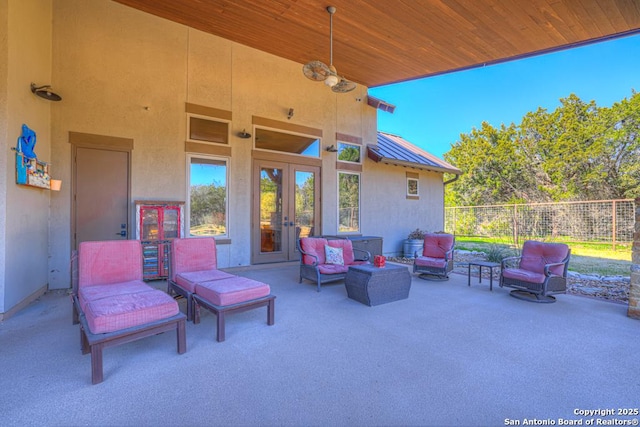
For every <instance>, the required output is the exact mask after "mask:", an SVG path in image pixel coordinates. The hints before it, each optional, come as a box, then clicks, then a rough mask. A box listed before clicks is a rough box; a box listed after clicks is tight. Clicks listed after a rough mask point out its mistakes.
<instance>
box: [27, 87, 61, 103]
mask: <svg viewBox="0 0 640 427" xmlns="http://www.w3.org/2000/svg"><path fill="white" fill-rule="evenodd" d="M31 92H32V93H34V94H36V95H38V96H39V97H40V98H44V99H46V100H49V101H61V100H62V97H61V96H60V95H58V94H57V93H53V92H52V91H51V86H49V85H44V86H36V84H35V83H31Z"/></svg>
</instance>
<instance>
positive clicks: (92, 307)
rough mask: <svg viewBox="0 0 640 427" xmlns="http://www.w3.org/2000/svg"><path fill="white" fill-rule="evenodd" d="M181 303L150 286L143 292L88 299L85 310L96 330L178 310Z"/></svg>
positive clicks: (137, 322) (163, 316) (133, 323)
mask: <svg viewBox="0 0 640 427" xmlns="http://www.w3.org/2000/svg"><path fill="white" fill-rule="evenodd" d="M179 311H180V309H179V308H178V303H177V302H176V301H175V300H174V299H173V298H171V297H170V296H169V295H167V294H166V293H164V292H162V291H159V290H157V289H152V288H149V290H147V291H144V292H136V293H131V294H130V293H127V294H121V295H111V296H109V297H108V298H100V299H96V300H93V301H89V302H88V303H87V305H86V310H85V311H84V313H85V315H86V318H87V323H88V324H89V329H90V330H91V332H92V333H94V334H102V333H106V332H114V331H119V330H121V329H127V328H131V327H133V326H139V325H144V324H146V323H150V322H155V321H157V320H161V319H166V318H168V317H172V316H175V315H176V314H178V313H179Z"/></svg>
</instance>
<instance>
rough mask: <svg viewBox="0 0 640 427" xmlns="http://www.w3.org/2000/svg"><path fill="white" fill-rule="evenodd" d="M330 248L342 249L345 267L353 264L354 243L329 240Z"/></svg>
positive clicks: (344, 240) (342, 240) (345, 240)
mask: <svg viewBox="0 0 640 427" xmlns="http://www.w3.org/2000/svg"><path fill="white" fill-rule="evenodd" d="M329 246H331V247H334V248H342V259H343V260H344V265H349V264H353V260H354V256H353V243H351V240H347V239H336V240H329Z"/></svg>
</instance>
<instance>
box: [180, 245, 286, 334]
mask: <svg viewBox="0 0 640 427" xmlns="http://www.w3.org/2000/svg"><path fill="white" fill-rule="evenodd" d="M217 264H218V262H217V252H216V241H215V239H213V238H211V237H198V238H189V239H174V240H172V241H171V270H170V272H169V280H168V284H169V291H170V292H175V293H177V294H179V295H182V296H184V297H185V298H186V299H187V317H188V318H189V320H193V323H196V324H197V323H200V307H204V308H206V309H208V310H209V311H211V312H213V313H214V314H215V315H216V319H217V328H216V331H217V334H216V336H217V340H218V341H224V340H225V317H226V314H227V313H232V312H237V311H244V310H251V309H254V308H258V307H264V306H267V324H268V325H273V324H274V322H275V319H274V310H275V298H276V297H275V296H274V295H271V288H270V287H269V285H267V284H266V283H262V282H258V281H256V280H252V279H248V278H246V277H239V276H235V275H233V274H229V273H226V272H224V271H220V270H218V267H217Z"/></svg>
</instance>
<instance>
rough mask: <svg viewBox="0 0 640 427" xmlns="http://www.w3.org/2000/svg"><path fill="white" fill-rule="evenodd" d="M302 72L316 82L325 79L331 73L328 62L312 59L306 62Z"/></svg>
mask: <svg viewBox="0 0 640 427" xmlns="http://www.w3.org/2000/svg"><path fill="white" fill-rule="evenodd" d="M302 72H303V73H304V75H305V76H306V77H307V78H308V79H310V80H313V81H316V82H321V81H324V80H325V79H326V78H327V76H329V75H330V74H331V70H330V69H329V67H328V66H327V64H325V63H324V62H322V61H311V62H308V63H306V64H304V66H303V67H302Z"/></svg>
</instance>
